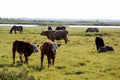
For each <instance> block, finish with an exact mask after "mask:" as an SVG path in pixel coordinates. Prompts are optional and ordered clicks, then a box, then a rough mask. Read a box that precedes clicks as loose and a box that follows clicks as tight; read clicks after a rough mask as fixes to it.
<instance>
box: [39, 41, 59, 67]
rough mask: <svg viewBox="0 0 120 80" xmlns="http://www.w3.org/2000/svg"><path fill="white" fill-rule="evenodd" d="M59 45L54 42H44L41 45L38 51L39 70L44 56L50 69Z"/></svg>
mask: <svg viewBox="0 0 120 80" xmlns="http://www.w3.org/2000/svg"><path fill="white" fill-rule="evenodd" d="M60 45H61V44H57V43H56V42H52V41H46V42H44V43H43V45H42V46H41V47H40V51H41V68H42V67H43V59H44V55H46V56H47V60H48V68H49V67H50V65H54V61H55V56H56V52H57V48H58V47H59V46H60ZM51 61H52V64H51Z"/></svg>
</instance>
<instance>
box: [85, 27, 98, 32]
mask: <svg viewBox="0 0 120 80" xmlns="http://www.w3.org/2000/svg"><path fill="white" fill-rule="evenodd" d="M86 32H99V30H98V28H88V29H87V30H86Z"/></svg>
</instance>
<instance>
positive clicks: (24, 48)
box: [12, 40, 38, 64]
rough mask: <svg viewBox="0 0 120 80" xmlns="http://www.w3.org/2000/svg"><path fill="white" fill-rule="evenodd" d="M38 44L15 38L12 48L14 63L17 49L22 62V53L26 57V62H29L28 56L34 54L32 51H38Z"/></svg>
mask: <svg viewBox="0 0 120 80" xmlns="http://www.w3.org/2000/svg"><path fill="white" fill-rule="evenodd" d="M37 47H38V46H37V45H36V44H31V43H28V42H25V41H18V40H15V41H14V42H13V48H12V52H13V64H14V63H15V53H16V51H17V52H18V53H19V54H20V57H19V58H20V60H21V63H23V60H22V54H23V55H24V57H25V63H27V64H28V57H29V56H30V55H31V54H32V53H36V52H38V48H37Z"/></svg>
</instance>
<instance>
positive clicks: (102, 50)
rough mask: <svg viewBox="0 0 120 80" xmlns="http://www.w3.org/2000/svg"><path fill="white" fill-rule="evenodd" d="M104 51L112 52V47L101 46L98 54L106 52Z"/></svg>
mask: <svg viewBox="0 0 120 80" xmlns="http://www.w3.org/2000/svg"><path fill="white" fill-rule="evenodd" d="M106 51H114V49H113V47H112V46H103V47H101V48H100V49H99V50H98V52H99V53H100V52H106Z"/></svg>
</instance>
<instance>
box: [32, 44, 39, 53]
mask: <svg viewBox="0 0 120 80" xmlns="http://www.w3.org/2000/svg"><path fill="white" fill-rule="evenodd" d="M32 47H33V53H37V52H38V47H39V45H37V44H32Z"/></svg>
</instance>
